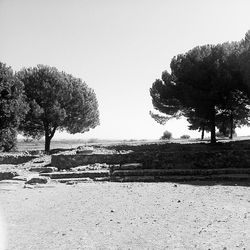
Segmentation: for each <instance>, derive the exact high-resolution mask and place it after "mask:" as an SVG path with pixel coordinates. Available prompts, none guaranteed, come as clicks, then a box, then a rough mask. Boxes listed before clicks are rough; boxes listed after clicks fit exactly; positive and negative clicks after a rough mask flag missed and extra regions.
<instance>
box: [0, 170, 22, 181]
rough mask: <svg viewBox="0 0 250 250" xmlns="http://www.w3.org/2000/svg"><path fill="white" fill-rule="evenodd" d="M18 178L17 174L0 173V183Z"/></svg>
mask: <svg viewBox="0 0 250 250" xmlns="http://www.w3.org/2000/svg"><path fill="white" fill-rule="evenodd" d="M15 176H18V173H17V172H12V171H11V172H0V181H1V180H10V179H13V177H15Z"/></svg>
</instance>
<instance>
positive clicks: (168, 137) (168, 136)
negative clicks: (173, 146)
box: [160, 130, 172, 140]
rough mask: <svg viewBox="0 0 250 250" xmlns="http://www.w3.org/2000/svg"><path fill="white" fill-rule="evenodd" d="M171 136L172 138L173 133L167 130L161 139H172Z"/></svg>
mask: <svg viewBox="0 0 250 250" xmlns="http://www.w3.org/2000/svg"><path fill="white" fill-rule="evenodd" d="M171 138H172V133H171V132H169V131H167V130H166V131H165V132H164V133H163V136H162V137H161V138H160V139H161V140H170V139H171Z"/></svg>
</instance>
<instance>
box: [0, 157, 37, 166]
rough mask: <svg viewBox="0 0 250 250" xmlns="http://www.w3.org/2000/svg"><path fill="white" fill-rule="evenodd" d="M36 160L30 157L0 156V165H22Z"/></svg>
mask: <svg viewBox="0 0 250 250" xmlns="http://www.w3.org/2000/svg"><path fill="white" fill-rule="evenodd" d="M35 158H37V156H32V155H1V156H0V164H14V165H17V164H22V163H25V162H28V161H31V160H33V159H35Z"/></svg>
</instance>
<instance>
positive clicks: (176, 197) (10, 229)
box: [0, 182, 250, 250]
mask: <svg viewBox="0 0 250 250" xmlns="http://www.w3.org/2000/svg"><path fill="white" fill-rule="evenodd" d="M0 211H1V214H0V216H1V217H2V221H0V222H1V224H0V225H2V227H3V221H5V231H6V234H7V242H8V247H6V249H11V250H17V249H18V250H22V249H23V250H29V249H32V250H36V249H39V250H45V249H46V250H47V249H48V250H49V249H51V250H56V249H59V250H64V249H65V250H69V249H70V250H74V249H221V250H222V249H224V250H225V249H250V237H249V235H250V187H244V186H233V185H231V186H230V185H228V186H220V185H211V186H208V185H186V184H185V185H184V184H173V183H109V182H106V183H82V184H77V185H72V186H68V185H65V184H56V185H54V186H50V185H48V186H45V187H44V188H34V189H27V188H25V189H24V188H22V186H21V185H18V184H9V183H7V184H4V183H2V184H0ZM1 217H0V220H1ZM0 233H1V229H0ZM0 240H1V236H0ZM2 244H3V232H2ZM0 249H1V247H0Z"/></svg>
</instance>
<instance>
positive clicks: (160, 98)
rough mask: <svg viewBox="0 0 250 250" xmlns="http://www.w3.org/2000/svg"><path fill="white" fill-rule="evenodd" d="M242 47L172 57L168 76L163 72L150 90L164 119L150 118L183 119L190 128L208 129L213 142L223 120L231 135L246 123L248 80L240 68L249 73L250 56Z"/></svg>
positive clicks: (215, 47) (212, 48)
mask: <svg viewBox="0 0 250 250" xmlns="http://www.w3.org/2000/svg"><path fill="white" fill-rule="evenodd" d="M242 47H243V45H242V43H240V42H231V43H224V44H218V45H204V46H197V47H195V48H193V49H191V50H190V51H188V52H187V53H184V54H179V55H177V56H175V57H174V58H173V59H172V61H171V64H170V67H171V74H169V73H168V72H163V74H162V79H157V80H156V81H155V82H154V83H153V85H152V88H151V89H150V94H151V97H152V103H153V106H154V108H155V109H156V110H158V111H159V112H161V113H164V114H165V116H161V115H157V114H153V113H151V116H152V117H153V118H154V119H155V120H156V121H161V120H164V119H165V121H166V120H168V119H170V118H176V117H177V118H178V117H180V116H185V117H186V118H187V120H188V121H189V122H190V127H189V128H190V129H199V130H202V131H203V132H204V130H209V131H210V132H211V142H212V143H214V142H216V137H215V128H216V126H217V127H220V126H221V127H222V126H225V124H226V123H225V121H227V124H228V125H227V126H230V129H231V132H232V131H233V130H234V129H235V127H236V126H241V125H246V124H249V120H248V117H249V114H250V109H249V95H248V91H247V90H248V88H247V86H250V81H248V79H247V80H246V79H245V80H244V75H243V73H242V66H241V65H245V68H247V70H250V68H248V67H249V64H247V63H246V62H249V61H250V53H249V57H248V52H245V55H244V56H241V54H242V51H243V49H242ZM245 47H246V46H245ZM248 48H249V47H248ZM245 51H247V50H246V49H245ZM240 59H241V60H240ZM246 64H247V65H248V66H246ZM247 70H246V69H245V72H246V71H247ZM249 72H250V71H249ZM245 75H246V76H248V74H247V73H246V74H245ZM245 78H247V77H245ZM245 82H247V84H246V83H245ZM248 84H249V85H248ZM159 117H161V120H160V119H159ZM156 118H157V119H156ZM222 121H223V123H222ZM231 136H232V133H231Z"/></svg>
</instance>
